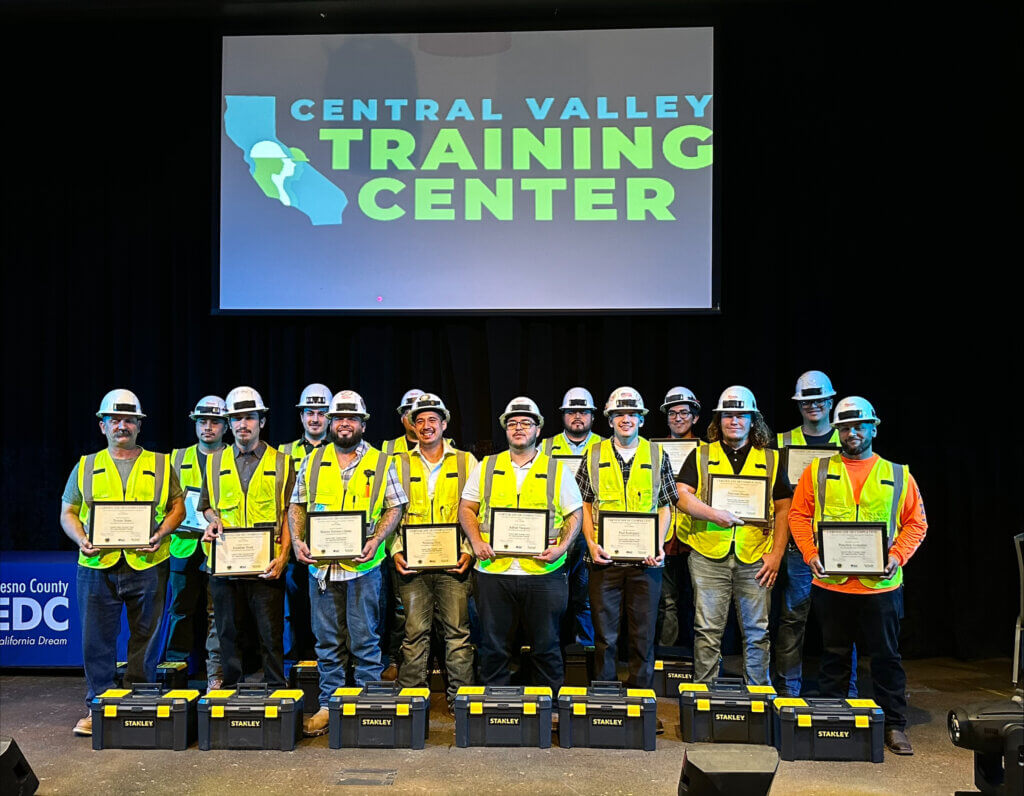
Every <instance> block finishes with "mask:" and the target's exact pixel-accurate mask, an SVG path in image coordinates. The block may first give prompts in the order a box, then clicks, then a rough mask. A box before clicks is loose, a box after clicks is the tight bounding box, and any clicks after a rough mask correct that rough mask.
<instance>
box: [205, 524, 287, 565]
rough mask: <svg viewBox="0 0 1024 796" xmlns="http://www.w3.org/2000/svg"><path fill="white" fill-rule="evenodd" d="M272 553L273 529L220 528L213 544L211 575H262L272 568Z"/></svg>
mask: <svg viewBox="0 0 1024 796" xmlns="http://www.w3.org/2000/svg"><path fill="white" fill-rule="evenodd" d="M273 549H274V529H273V528H272V527H268V528H221V530H220V533H218V534H217V535H216V537H215V538H214V540H213V548H212V551H211V552H212V558H211V564H212V566H211V571H210V574H212V575H214V576H215V577H224V576H230V575H262V574H264V573H265V572H266V570H267V569H268V568H269V567H270V562H271V560H272V559H273Z"/></svg>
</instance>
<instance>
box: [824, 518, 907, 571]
mask: <svg viewBox="0 0 1024 796" xmlns="http://www.w3.org/2000/svg"><path fill="white" fill-rule="evenodd" d="M835 530H842V531H846V532H850V531H854V532H860V533H863V534H864V535H865V537H867V539H868V542H867V544H871V545H872V546H875V545H877V546H876V547H875V553H876V554H877V556H878V560H879V561H880V562H881V564H882V567H881V569H877V570H872V569H865V568H863V567H859V568H858V567H852V568H847V567H843V566H842V565H841V563H840V565H839V566H836V564H837V563H839V562H836V560H835V558H836V555H837V554H835V553H834V552H833V551H834V550H835V542H834V541H832V542H830V541H829V540H830V537H831V536H832V534H831V532H832V531H835ZM888 533H889V528H888V525H887V524H886V523H884V522H819V523H818V539H817V541H818V556H819V558H820V559H821V566H822V568H823V569H824V570H825V574H826V575H829V576H832V575H838V576H843V575H865V576H870V577H876V578H877V577H881V576H882V575H884V574H885V566H886V564H887V563H888V559H889V546H888V544H887V542H888ZM826 562H828V563H826Z"/></svg>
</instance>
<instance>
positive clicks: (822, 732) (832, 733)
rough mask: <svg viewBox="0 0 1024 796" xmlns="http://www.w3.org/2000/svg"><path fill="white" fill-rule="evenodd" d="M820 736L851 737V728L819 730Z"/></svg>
mask: <svg viewBox="0 0 1024 796" xmlns="http://www.w3.org/2000/svg"><path fill="white" fill-rule="evenodd" d="M818 737H819V738H849V737H850V731H849V730H818Z"/></svg>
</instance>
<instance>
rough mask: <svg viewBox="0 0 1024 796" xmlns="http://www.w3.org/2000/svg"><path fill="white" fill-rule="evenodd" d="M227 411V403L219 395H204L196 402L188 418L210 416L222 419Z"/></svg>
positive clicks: (196, 418) (195, 418)
mask: <svg viewBox="0 0 1024 796" xmlns="http://www.w3.org/2000/svg"><path fill="white" fill-rule="evenodd" d="M227 411H228V405H227V404H226V403H224V399H223V398H221V397H220V396H219V395H205V396H203V397H202V398H200V399H199V400H198V401H197V402H196V408H195V409H193V410H192V412H191V414H189V419H191V420H198V419H199V418H201V417H212V418H215V419H216V418H220V419H221V420H223V419H224V416H225V415H226V414H227Z"/></svg>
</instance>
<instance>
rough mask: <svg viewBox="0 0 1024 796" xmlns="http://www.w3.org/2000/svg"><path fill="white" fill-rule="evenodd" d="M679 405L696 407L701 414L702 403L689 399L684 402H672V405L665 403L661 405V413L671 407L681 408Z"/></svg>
mask: <svg viewBox="0 0 1024 796" xmlns="http://www.w3.org/2000/svg"><path fill="white" fill-rule="evenodd" d="M679 404H686V405H687V406H692V407H694V408H695V409H696V410H697V411H698V412H700V401H691V400H690V399H689V398H684V399H683V400H682V401H672V403H665V404H662V405H661V411H662V412H664V411H665V410H667V409H668V408H669V407H670V406H679Z"/></svg>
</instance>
